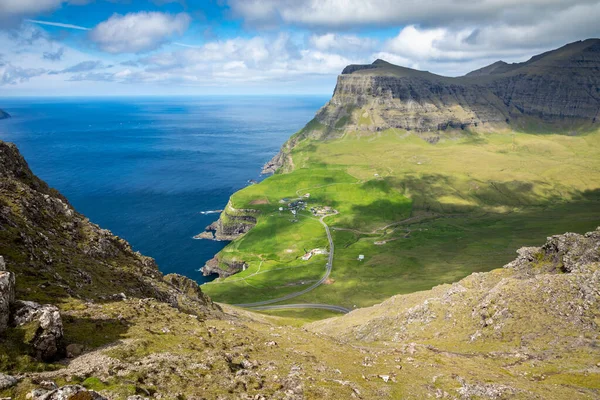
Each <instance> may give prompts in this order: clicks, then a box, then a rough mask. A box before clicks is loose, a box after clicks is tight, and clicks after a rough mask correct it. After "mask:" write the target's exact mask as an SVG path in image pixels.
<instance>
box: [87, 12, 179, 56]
mask: <svg viewBox="0 0 600 400" xmlns="http://www.w3.org/2000/svg"><path fill="white" fill-rule="evenodd" d="M190 20H191V18H190V16H189V15H188V14H186V13H179V14H176V15H171V14H165V13H160V12H138V13H130V14H127V15H119V14H115V15H113V16H112V17H110V18H109V19H108V20H106V21H104V22H101V23H100V24H98V25H97V26H96V27H95V28H94V29H93V30H92V31H91V32H90V39H91V40H92V41H94V42H95V43H96V44H97V45H98V47H99V48H100V49H102V50H104V51H106V52H108V53H142V52H146V51H150V50H155V49H156V48H158V47H160V46H161V45H162V44H164V43H166V42H168V41H169V40H170V39H171V38H172V37H173V36H176V35H182V34H183V33H184V32H185V31H186V30H187V28H188V25H189V23H190Z"/></svg>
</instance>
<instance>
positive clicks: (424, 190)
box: [390, 174, 589, 213]
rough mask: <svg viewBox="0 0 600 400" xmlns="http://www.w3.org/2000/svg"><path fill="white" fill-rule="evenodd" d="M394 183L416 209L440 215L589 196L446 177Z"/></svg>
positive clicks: (544, 186)
mask: <svg viewBox="0 0 600 400" xmlns="http://www.w3.org/2000/svg"><path fill="white" fill-rule="evenodd" d="M390 182H391V185H392V186H394V187H396V188H397V189H398V190H400V191H401V192H403V193H406V194H408V195H409V196H410V197H411V200H412V202H413V208H414V209H419V210H425V211H434V212H440V213H466V212H473V211H477V209H479V208H485V207H503V206H505V207H527V206H547V205H550V204H557V203H562V202H564V201H565V200H570V199H573V200H578V199H584V198H585V197H586V196H589V194H585V193H581V192H578V191H573V190H572V189H569V188H567V187H563V186H554V185H551V184H548V183H546V182H541V181H533V182H525V181H517V180H508V181H480V180H475V179H473V180H461V179H458V178H455V177H451V176H448V175H442V174H426V175H422V176H416V175H407V176H404V177H402V178H393V179H391V180H390Z"/></svg>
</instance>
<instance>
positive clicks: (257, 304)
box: [232, 212, 347, 312]
mask: <svg viewBox="0 0 600 400" xmlns="http://www.w3.org/2000/svg"><path fill="white" fill-rule="evenodd" d="M335 214H337V212H336V213H335ZM335 214H327V215H324V216H322V217H321V218H320V219H319V222H321V224H322V225H323V226H324V227H325V232H326V233H327V240H328V241H329V258H328V259H327V265H326V269H325V275H323V277H322V278H321V279H319V280H318V281H317V282H315V283H313V284H312V285H310V286H309V287H307V288H306V289H303V290H301V291H299V292H294V293H290V294H288V295H285V296H282V297H278V298H276V299H271V300H264V301H257V302H255V303H243V304H232V305H234V306H238V307H244V308H252V309H255V310H257V309H258V308H256V307H262V306H266V305H269V304H273V303H279V302H280V301H285V300H289V299H293V298H294V297H298V296H302V295H303V294H306V293H308V292H310V291H311V290H314V289H316V288H317V287H319V286H321V285H322V284H323V282H325V281H326V280H327V278H329V274H331V268H332V267H333V251H334V247H333V239H332V238H331V232H330V231H329V226H327V224H326V223H325V221H323V219H324V218H327V217H329V216H332V215H335ZM309 305H310V304H286V306H288V307H286V306H275V307H278V308H324V307H323V306H328V307H330V308H329V309H331V310H333V309H334V308H335V309H336V311H340V310H341V309H343V310H346V311H340V312H347V309H346V308H344V307H339V306H334V305H327V304H316V305H318V306H321V307H308V306H309ZM291 306H295V307H291ZM301 306H302V307H301Z"/></svg>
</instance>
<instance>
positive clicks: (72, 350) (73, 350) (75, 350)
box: [67, 343, 84, 358]
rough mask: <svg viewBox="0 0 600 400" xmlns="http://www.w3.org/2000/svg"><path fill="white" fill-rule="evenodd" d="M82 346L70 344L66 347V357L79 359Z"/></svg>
mask: <svg viewBox="0 0 600 400" xmlns="http://www.w3.org/2000/svg"><path fill="white" fill-rule="evenodd" d="M83 349H84V347H83V345H81V344H77V343H71V344H70V345H68V346H67V357H69V358H75V357H79V356H80V355H81V354H82V353H83Z"/></svg>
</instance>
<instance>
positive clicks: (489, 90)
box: [263, 39, 600, 173]
mask: <svg viewBox="0 0 600 400" xmlns="http://www.w3.org/2000/svg"><path fill="white" fill-rule="evenodd" d="M492 72H494V73H492ZM599 72H600V39H586V40H582V41H577V42H573V43H570V44H567V45H565V46H563V47H561V48H558V49H555V50H551V51H548V52H545V53H542V54H539V55H535V56H533V57H531V58H530V59H529V60H528V61H525V62H523V63H515V64H507V63H505V62H503V61H497V62H496V63H493V64H491V65H489V66H486V67H483V68H480V69H478V70H475V71H472V72H470V73H468V74H466V75H464V76H460V77H445V76H442V75H436V74H433V73H431V72H428V71H419V70H415V69H411V68H407V67H402V66H397V65H394V64H391V63H389V62H387V61H384V60H380V59H378V60H376V61H375V62H374V63H372V64H365V65H349V66H347V67H346V68H344V69H343V71H342V74H341V75H339V76H338V78H337V84H336V87H335V89H334V92H333V96H332V98H331V100H330V101H329V102H328V103H327V104H325V105H324V106H323V107H322V108H321V109H320V110H319V111H318V112H317V114H316V116H315V118H314V120H313V123H312V125H313V126H311V123H309V124H307V126H306V127H305V128H303V129H302V130H301V131H300V132H298V133H297V134H295V135H294V136H292V137H291V138H290V139H289V140H288V141H287V142H286V143H285V144H284V145H283V146H282V149H281V151H280V152H279V153H278V154H277V155H275V156H274V157H273V159H272V160H270V161H269V162H267V163H266V164H265V168H264V169H263V172H265V173H270V172H274V171H275V170H277V169H278V168H280V167H282V166H284V165H285V162H286V160H288V161H289V157H287V156H286V154H287V153H289V151H290V149H291V148H293V147H294V145H295V143H297V142H298V141H300V140H302V139H305V138H309V137H310V138H313V139H328V138H339V137H341V136H343V135H344V134H346V133H352V132H364V131H380V130H385V129H389V128H395V129H405V130H408V131H414V132H417V133H419V134H422V135H425V136H428V135H431V134H434V135H439V134H440V133H443V132H445V131H452V130H458V131H464V130H465V129H468V130H476V131H495V130H499V129H507V128H511V129H517V130H522V131H525V132H528V131H539V130H543V129H545V130H551V131H555V132H563V133H568V132H573V131H578V130H588V129H594V127H596V126H598V121H597V120H598V115H599V113H600V73H599ZM284 169H285V168H284Z"/></svg>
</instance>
